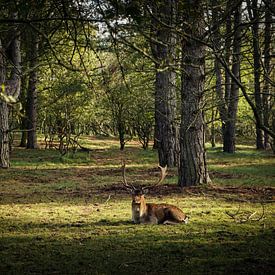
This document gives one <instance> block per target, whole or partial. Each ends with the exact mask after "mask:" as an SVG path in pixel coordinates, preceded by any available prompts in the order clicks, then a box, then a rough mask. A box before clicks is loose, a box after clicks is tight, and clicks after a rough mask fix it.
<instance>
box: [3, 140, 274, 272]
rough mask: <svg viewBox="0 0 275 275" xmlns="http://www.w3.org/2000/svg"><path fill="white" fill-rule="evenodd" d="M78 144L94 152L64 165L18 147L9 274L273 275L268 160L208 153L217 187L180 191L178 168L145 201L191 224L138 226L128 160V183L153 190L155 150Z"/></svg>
mask: <svg viewBox="0 0 275 275" xmlns="http://www.w3.org/2000/svg"><path fill="white" fill-rule="evenodd" d="M81 142H83V143H82V144H84V145H85V146H86V147H89V148H91V149H92V150H91V151H90V152H89V153H88V152H77V153H76V154H71V155H69V156H66V157H62V158H61V157H60V155H59V153H58V151H56V150H42V149H40V150H25V149H19V148H14V151H13V153H12V167H11V168H10V169H6V170H0V176H1V181H0V270H1V272H3V274H31V273H34V274H54V273H57V274H142V273H144V274H162V273H163V274H182V272H185V271H188V273H190V274H198V273H200V274H207V273H211V274H212V273H213V274H215V273H220V274H228V273H234V274H240V273H257V272H259V273H265V274H269V273H272V271H274V264H273V260H274V227H275V223H274V210H275V209H274V204H273V203H272V201H273V200H274V189H272V188H271V187H270V186H274V179H275V175H274V173H275V172H274V169H273V167H274V164H275V161H274V157H272V156H271V154H269V153H266V152H262V151H261V152H258V151H256V150H253V149H252V148H251V147H245V146H242V147H240V150H239V151H238V152H237V154H235V155H229V154H224V153H222V152H221V151H220V149H212V148H209V149H208V159H209V170H210V173H211V177H212V180H213V186H201V187H195V188H184V189H182V188H180V187H178V186H177V169H176V168H173V169H169V170H168V176H167V178H166V179H165V182H164V184H162V185H161V186H158V187H156V188H154V190H152V191H151V192H149V193H148V194H147V201H148V202H152V203H169V204H173V205H177V206H178V207H180V208H181V209H182V210H183V211H184V212H186V214H187V215H188V216H189V217H190V221H189V223H188V224H180V225H176V226H165V225H134V224H132V223H131V196H130V194H129V193H128V192H127V191H126V190H125V189H124V188H123V186H122V184H121V180H122V175H121V161H122V160H125V162H126V169H127V174H126V175H127V179H128V181H129V182H133V183H134V184H137V185H139V184H142V185H150V184H152V183H154V182H156V180H157V179H158V177H159V169H158V168H157V152H156V151H154V150H151V149H150V150H148V151H144V150H142V149H141V148H140V145H139V144H138V142H136V141H134V142H131V143H129V144H127V145H126V149H125V151H123V152H121V151H120V150H119V146H118V141H117V140H114V139H111V140H110V139H107V138H105V139H94V138H93V139H89V140H87V139H83V140H81ZM237 187H238V188H237ZM238 211H239V212H238ZM228 213H229V215H228ZM236 213H237V216H236V217H237V218H236V219H233V217H234V214H236ZM230 215H231V216H230ZM250 217H251V218H250ZM242 220H244V221H245V222H239V221H242Z"/></svg>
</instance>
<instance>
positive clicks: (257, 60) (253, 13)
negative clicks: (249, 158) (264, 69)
mask: <svg viewBox="0 0 275 275" xmlns="http://www.w3.org/2000/svg"><path fill="white" fill-rule="evenodd" d="M251 2H252V3H250V0H248V1H247V6H248V13H249V17H250V20H251V22H253V24H252V41H253V43H252V44H253V62H254V64H253V65H254V66H253V69H254V97H255V105H256V108H257V110H258V115H259V117H260V120H261V122H262V123H263V103H262V94H261V85H260V74H261V55H260V50H259V12H258V7H257V0H252V1H251ZM256 148H257V149H264V148H265V146H264V132H263V130H261V129H260V128H259V127H258V125H257V124H256Z"/></svg>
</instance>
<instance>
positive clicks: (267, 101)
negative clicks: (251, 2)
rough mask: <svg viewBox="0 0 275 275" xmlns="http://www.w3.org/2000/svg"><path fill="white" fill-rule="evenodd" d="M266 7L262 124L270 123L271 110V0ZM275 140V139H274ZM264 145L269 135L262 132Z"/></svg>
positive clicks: (267, 1)
mask: <svg viewBox="0 0 275 275" xmlns="http://www.w3.org/2000/svg"><path fill="white" fill-rule="evenodd" d="M265 3H266V4H267V5H269V6H268V7H265V30H264V71H265V72H264V87H263V120H264V125H265V126H267V127H268V126H269V125H270V122H269V120H270V111H271V92H270V84H269V78H270V74H271V65H270V64H271V54H270V52H271V21H272V14H271V11H270V7H271V0H266V2H265ZM274 142H275V140H274ZM264 146H265V148H268V146H269V135H268V134H267V133H266V132H265V133H264Z"/></svg>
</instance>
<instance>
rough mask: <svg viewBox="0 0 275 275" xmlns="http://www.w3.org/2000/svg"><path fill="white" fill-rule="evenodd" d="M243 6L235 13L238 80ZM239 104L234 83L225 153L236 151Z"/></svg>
mask: <svg viewBox="0 0 275 275" xmlns="http://www.w3.org/2000/svg"><path fill="white" fill-rule="evenodd" d="M240 24H241V5H239V6H238V7H237V8H236V10H235V13H234V29H235V32H234V39H233V64H232V73H233V74H234V75H235V77H236V78H237V79H240V63H241V62H240V54H241V38H242V30H241V27H240ZM238 102H239V86H238V85H237V84H236V83H235V82H234V81H232V82H231V89H230V96H229V99H228V117H227V120H226V121H225V123H224V125H223V138H224V140H223V151H224V152H227V153H235V151H236V120H237V111H238Z"/></svg>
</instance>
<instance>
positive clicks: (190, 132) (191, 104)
mask: <svg viewBox="0 0 275 275" xmlns="http://www.w3.org/2000/svg"><path fill="white" fill-rule="evenodd" d="M183 19H184V29H183V33H184V34H185V35H184V37H183V39H182V65H181V66H182V68H181V70H182V77H181V81H182V84H181V116H182V117H181V119H182V121H181V126H180V165H179V185H180V186H191V185H198V184H203V183H208V182H210V178H209V175H208V170H207V164H206V151H205V147H204V145H205V125H204V119H203V104H204V101H203V98H204V81H205V45H204V44H203V43H202V42H203V39H204V34H205V23H204V9H203V1H201V0H200V1H191V0H188V1H185V2H184V4H183Z"/></svg>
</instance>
